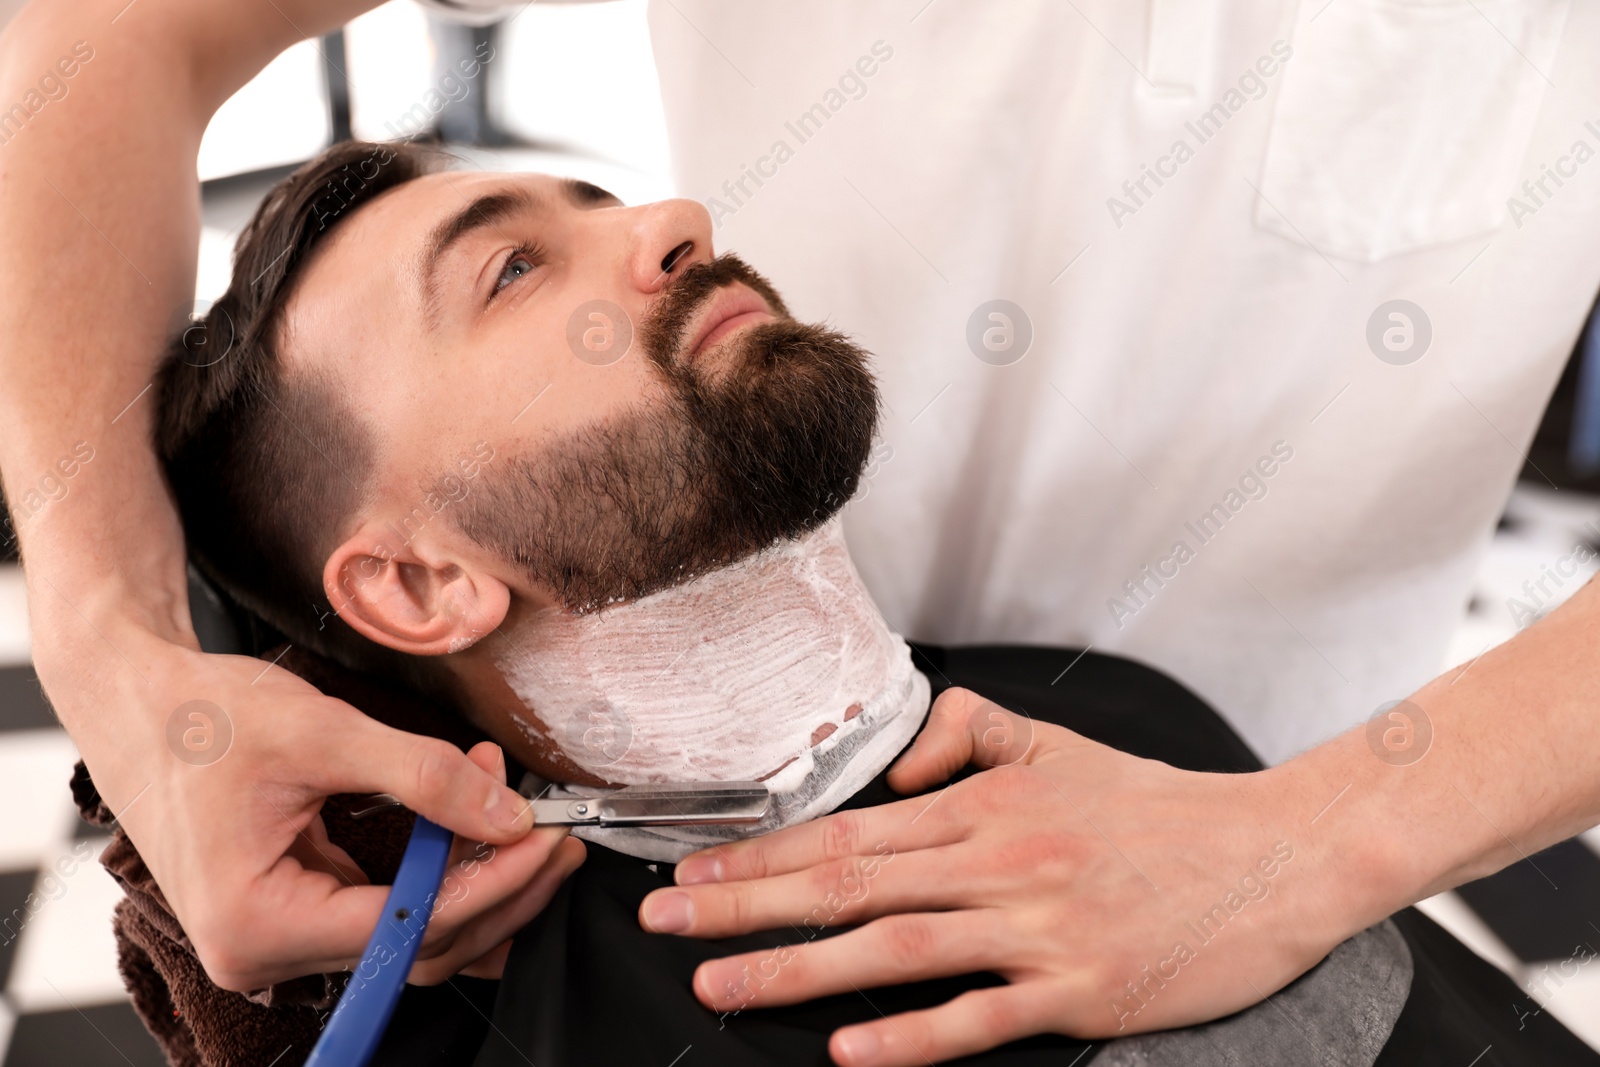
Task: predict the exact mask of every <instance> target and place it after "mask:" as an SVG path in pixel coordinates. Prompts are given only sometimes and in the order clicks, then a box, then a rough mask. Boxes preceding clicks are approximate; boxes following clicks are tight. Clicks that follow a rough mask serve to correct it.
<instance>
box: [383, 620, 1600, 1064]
mask: <svg viewBox="0 0 1600 1067" xmlns="http://www.w3.org/2000/svg"><path fill="white" fill-rule="evenodd" d="M914 654H915V657H916V664H917V666H918V667H919V668H920V669H921V670H922V671H923V672H924V673H925V674H927V675H928V678H929V680H930V681H931V682H932V685H933V693H934V695H935V696H937V695H938V694H939V693H940V692H942V691H943V690H944V689H946V688H949V687H950V686H964V687H966V688H969V689H972V690H974V691H975V692H978V693H980V694H982V695H983V696H985V697H988V698H989V699H991V700H993V701H995V702H996V703H998V704H1001V705H1002V706H1004V707H1007V708H1010V709H1012V710H1015V711H1018V712H1023V713H1025V714H1027V715H1029V716H1030V717H1032V718H1034V719H1039V720H1043V721H1046V722H1052V723H1057V724H1059V725H1061V726H1065V727H1067V728H1069V729H1072V730H1075V731H1077V732H1078V733H1080V734H1083V735H1084V736H1086V737H1089V738H1092V739H1093V740H1096V741H1099V742H1101V743H1103V744H1106V745H1110V746H1112V747H1114V748H1118V749H1122V750H1123V751H1126V752H1131V753H1133V754H1135V755H1138V756H1143V757H1146V758H1149V759H1159V760H1162V761H1164V762H1166V763H1170V764H1172V765H1173V766H1176V767H1183V768H1186V769H1189V770H1196V771H1218V772H1235V773H1236V772H1243V771H1252V770H1258V769H1260V767H1261V763H1260V761H1259V760H1258V759H1257V758H1256V757H1255V755H1254V754H1253V753H1252V752H1251V751H1250V750H1249V748H1248V747H1247V746H1246V745H1245V744H1244V742H1243V741H1242V740H1240V738H1239V737H1238V736H1237V735H1236V734H1235V733H1234V732H1233V731H1232V730H1231V729H1230V728H1229V727H1228V726H1227V724H1226V723H1224V722H1223V721H1222V719H1221V718H1219V717H1218V716H1217V714H1216V713H1215V712H1213V711H1212V710H1211V709H1210V708H1209V707H1207V706H1206V705H1205V703H1204V702H1202V701H1201V700H1200V699H1199V698H1198V697H1196V696H1195V695H1194V694H1193V693H1190V692H1189V691H1188V690H1187V689H1185V688H1183V687H1182V686H1181V685H1179V684H1178V683H1177V682H1175V681H1173V680H1172V679H1170V678H1168V677H1166V676H1165V675H1163V674H1161V673H1159V672H1157V671H1155V670H1152V669H1151V668H1149V667H1145V666H1143V665H1140V664H1137V663H1134V662H1132V661H1129V660H1124V659H1118V658H1115V657H1111V656H1102V655H1098V654H1096V653H1088V654H1085V655H1083V656H1082V658H1081V659H1077V657H1078V655H1079V653H1078V652H1077V651H1074V650H1063V649H1047V648H1022V647H975V648H953V649H940V648H933V647H927V646H918V647H917V648H916V649H915V650H914ZM1075 659H1077V662H1076V663H1074V660H1075ZM1068 664H1072V669H1071V670H1069V671H1067V672H1066V673H1065V674H1062V673H1061V672H1062V670H1063V668H1065V667H1066V666H1067V665H1068ZM1052 679H1056V681H1054V682H1052ZM963 773H971V772H970V771H967V772H963ZM897 799H900V795H899V794H897V793H895V792H894V791H893V790H891V789H890V788H889V786H888V784H887V782H886V780H885V776H884V775H883V774H879V775H878V777H877V778H875V779H874V780H873V781H872V782H871V783H870V784H869V785H868V786H867V787H866V788H864V789H862V790H861V791H860V792H859V793H857V794H856V795H855V796H853V797H851V798H850V800H849V801H847V802H846V803H845V804H844V805H843V806H842V807H844V808H861V807H868V806H871V805H876V804H883V803H887V802H890V801H893V800H897ZM588 849H589V858H588V860H587V861H586V862H585V863H584V865H583V866H582V867H580V868H579V869H578V870H577V872H576V873H575V874H573V875H572V877H570V878H569V879H568V880H567V882H566V883H565V884H564V885H563V886H562V887H561V889H560V890H559V892H558V893H557V894H556V896H555V898H554V899H553V900H552V901H551V903H550V905H549V907H548V908H546V909H545V911H544V912H543V913H542V914H541V915H540V916H539V917H538V918H536V919H535V920H534V921H533V922H532V923H530V924H529V925H528V926H526V927H525V928H524V929H523V930H522V932H521V933H520V934H518V935H517V937H516V939H515V942H514V943H513V946H512V949H511V955H510V958H509V960H508V961H507V963H506V968H505V973H504V976H503V978H502V979H501V980H500V981H499V982H491V981H483V980H478V979H471V978H455V979H452V980H451V981H450V982H447V983H445V984H443V985H440V986H434V987H427V988H423V987H417V986H408V987H407V988H406V993H405V995H404V997H403V998H402V1000H401V1002H400V1006H399V1008H398V1010H397V1011H396V1012H395V1017H394V1020H393V1021H392V1022H391V1023H390V1026H389V1030H388V1032H387V1033H386V1035H385V1037H384V1042H383V1045H382V1046H381V1048H380V1049H379V1051H378V1055H377V1056H376V1057H375V1059H374V1061H373V1062H374V1063H375V1064H381V1065H385V1067H402V1065H403V1067H412V1065H423V1064H430V1065H431V1064H467V1063H471V1064H473V1065H474V1067H527V1065H529V1064H533V1065H536V1067H591V1065H611V1064H618V1065H621V1064H628V1065H637V1067H645V1065H657V1067H668V1065H674V1067H705V1065H716V1067H820V1065H825V1064H828V1063H830V1062H831V1061H830V1060H829V1058H828V1054H827V1042H828V1037H829V1035H830V1034H831V1033H832V1032H833V1031H834V1030H836V1029H838V1028H839V1027H842V1026H846V1025H849V1024H852V1023H860V1022H868V1021H871V1020H873V1019H877V1018H880V1017H881V1016H882V1015H893V1014H895V1013H896V1012H901V1011H907V1010H914V1009H919V1008H928V1007H934V1006H936V1005H939V1004H942V1003H944V1002H946V1001H948V1000H950V999H951V998H953V997H955V996H957V995H959V994H960V993H962V992H965V991H967V990H970V989H977V988H981V987H985V986H992V985H997V984H999V983H1000V982H1001V979H1000V978H998V977H997V976H995V975H989V974H978V975H970V976H964V977H959V978H950V979H940V980H936V981H927V982H917V983H914V984H910V985H903V986H896V987H890V988H882V989H867V990H863V991H862V992H860V993H855V992H852V993H849V994H842V995H838V996H833V997H827V998H824V999H821V1000H817V1001H813V1002H811V1003H808V1004H798V1005H792V1006H789V1007H780V1008H761V1007H754V1006H752V1007H750V1008H747V1009H746V1010H744V1011H742V1012H739V1013H737V1014H734V1015H728V1016H720V1015H718V1014H717V1013H714V1012H711V1011H708V1010H707V1009H706V1008H704V1007H702V1006H701V1005H700V1003H699V1002H698V1001H697V1000H696V999H695V997H694V994H693V992H692V990H691V988H690V982H691V980H692V978H693V975H694V970H695V968H696V966H698V965H699V964H700V963H701V962H703V961H705V960H708V959H714V958H717V957H721V956H727V955H731V954H734V953H740V952H746V951H752V950H761V949H775V948H779V947H781V946H784V945H796V944H799V943H802V942H803V941H806V940H809V939H811V938H813V937H822V936H832V935H834V934H837V933H838V932H840V931H839V930H836V929H825V930H823V931H821V933H813V932H812V931H810V930H803V931H802V930H797V929H795V928H792V927H785V928H784V929H781V930H776V931H768V932H763V933H759V934H753V935H750V936H745V937H736V938H729V939H727V940H724V941H701V940H697V939H694V938H685V937H675V936H669V935H660V934H651V933H646V932H645V931H644V930H642V929H641V928H640V927H639V921H638V911H639V904H640V902H641V901H642V900H643V899H644V897H645V895H646V894H648V893H650V892H651V891H653V890H655V889H659V888H661V887H663V886H670V885H672V867H671V865H669V864H655V865H653V866H654V867H655V869H654V870H652V869H651V867H652V865H651V864H648V863H647V862H646V861H644V860H640V859H636V858H634V857H631V856H627V855H623V854H622V853H619V852H615V851H613V850H611V849H608V848H604V847H602V846H598V845H595V844H592V843H591V844H589V845H588ZM1392 921H1393V923H1394V925H1395V926H1396V927H1397V928H1398V930H1399V932H1400V934H1401V935H1402V936H1403V938H1404V940H1405V944H1406V946H1407V947H1409V949H1410V954H1411V959H1412V965H1413V973H1412V977H1411V982H1410V992H1409V995H1407V996H1406V998H1405V1006H1404V1008H1403V1009H1402V1010H1400V1012H1399V1018H1398V1020H1397V1021H1396V1022H1395V1023H1394V1025H1393V1029H1392V1031H1391V1032H1390V1034H1389V1037H1388V1041H1387V1043H1386V1044H1385V1045H1384V1047H1383V1049H1382V1052H1381V1053H1380V1054H1379V1055H1378V1057H1377V1059H1376V1064H1375V1067H1417V1065H1423V1067H1431V1065H1439V1067H1465V1065H1466V1064H1469V1063H1470V1064H1474V1065H1475V1067H1511V1065H1522V1064H1527V1065H1530V1067H1533V1065H1538V1067H1552V1065H1565V1064H1573V1065H1595V1067H1600V1055H1597V1054H1596V1053H1594V1052H1593V1051H1591V1050H1590V1049H1589V1048H1588V1047H1587V1046H1585V1045H1584V1044H1583V1043H1582V1042H1580V1041H1579V1040H1578V1039H1577V1038H1576V1037H1574V1036H1573V1035H1572V1034H1571V1033H1569V1032H1568V1031H1567V1030H1566V1029H1564V1028H1563V1027H1562V1026H1561V1025H1560V1024H1559V1023H1558V1022H1556V1020H1555V1019H1554V1018H1553V1017H1552V1016H1551V1015H1550V1014H1549V1013H1548V1012H1545V1013H1540V1014H1539V1015H1536V1016H1531V1017H1529V1016H1527V1014H1526V1013H1525V1012H1524V1013H1523V1014H1522V1015H1521V1016H1520V1017H1519V1015H1518V1013H1517V1012H1516V1011H1515V1006H1516V1005H1518V1004H1522V1005H1524V1006H1526V1001H1527V997H1526V995H1525V994H1523V993H1522V991H1521V990H1519V989H1518V988H1517V987H1516V986H1515V985H1514V984H1513V983H1512V982H1511V981H1510V980H1509V979H1508V978H1506V977H1505V976H1504V975H1503V974H1501V973H1500V972H1499V971H1498V970H1496V969H1495V968H1494V967H1492V966H1491V965H1489V964H1488V963H1486V962H1484V961H1483V960H1482V959H1480V958H1479V957H1478V956H1477V955H1475V954H1474V953H1473V952H1471V951H1470V950H1469V949H1467V948H1466V947H1465V946H1463V945H1462V944H1460V943H1459V942H1457V941H1456V940H1455V939H1454V938H1452V937H1451V936H1450V935H1449V934H1447V933H1445V932H1444V931H1443V930H1442V929H1440V928H1439V927H1438V926H1436V925H1435V924H1434V923H1432V922H1431V921H1430V920H1428V919H1427V918H1426V917H1425V916H1423V915H1422V914H1421V913H1420V912H1417V911H1415V910H1414V909H1410V908H1408V909H1406V910H1405V911H1403V912H1401V913H1400V914H1398V915H1396V916H1395V917H1394V918H1393V920H1392ZM1313 973H1315V972H1313ZM1308 977H1309V976H1308ZM1304 981H1306V978H1302V979H1299V980H1297V982H1304ZM1290 989H1291V990H1293V989H1294V985H1293V984H1292V985H1291V986H1290ZM756 1003H759V997H758V998H757V999H756ZM1243 1014H1244V1013H1241V1016H1242V1015H1243ZM1261 1014H1262V1016H1263V1019H1261V1020H1258V1025H1270V1026H1276V1025H1277V1024H1276V1023H1275V1022H1268V1021H1266V1020H1269V1019H1272V1018H1276V1016H1275V1015H1273V1013H1272V1011H1271V1006H1270V1005H1269V1006H1268V1007H1267V1009H1266V1010H1264V1011H1262V1013H1261ZM1277 1014H1278V1015H1282V1016H1283V1019H1284V1021H1283V1024H1282V1026H1283V1028H1284V1029H1285V1030H1287V1031H1293V1030H1294V1029H1295V1026H1294V1023H1293V1022H1292V1021H1290V1019H1289V1016H1288V1015H1287V1014H1284V1013H1282V1012H1279V1013H1277ZM1233 1018H1234V1019H1235V1020H1237V1019H1239V1018H1240V1016H1234V1017H1233ZM1283 1040H1284V1041H1285V1042H1289V1041H1291V1040H1299V1041H1301V1042H1302V1044H1301V1045H1300V1046H1298V1048H1299V1054H1297V1055H1294V1056H1292V1057H1291V1058H1282V1059H1281V1060H1280V1059H1269V1058H1267V1057H1265V1056H1263V1052H1266V1051H1267V1049H1266V1048H1265V1047H1263V1045H1262V1044H1261V1043H1259V1042H1252V1044H1251V1047H1247V1048H1239V1049H1237V1050H1232V1051H1224V1053H1223V1054H1221V1055H1218V1056H1216V1062H1219V1063H1220V1062H1239V1063H1251V1064H1270V1063H1276V1062H1284V1063H1291V1062H1293V1063H1311V1062H1316V1061H1318V1060H1319V1059H1320V1058H1321V1057H1319V1056H1317V1055H1316V1053H1315V1052H1314V1050H1313V1049H1312V1048H1310V1047H1307V1045H1306V1044H1305V1043H1304V1042H1305V1038H1304V1037H1303V1036H1296V1037H1293V1038H1290V1037H1285V1038H1284V1039H1283ZM1270 1044H1271V1043H1270V1042H1268V1043H1267V1045H1268V1046H1270ZM1104 1049H1105V1044H1104V1043H1103V1042H1085V1041H1077V1040H1073V1039H1071V1038H1065V1037H1060V1036H1056V1035H1041V1036H1038V1037H1034V1038H1030V1039H1028V1040H1025V1041H1019V1042H1014V1043H1012V1044H1009V1045H1005V1046H1003V1047H1001V1048H998V1049H994V1050H991V1051H989V1052H986V1053H981V1054H979V1055H976V1056H971V1057H967V1058H965V1059H962V1060H960V1061H957V1062H960V1063H963V1064H984V1065H996V1067H999V1065H1007V1067H1012V1065H1014V1067H1023V1065H1029V1067H1031V1065H1036V1064H1037V1065H1044V1064H1050V1065H1052V1067H1069V1065H1072V1067H1087V1065H1088V1064H1089V1063H1091V1062H1093V1061H1094V1059H1095V1058H1096V1057H1098V1056H1100V1055H1101V1053H1102V1052H1103V1051H1104ZM1485 1049H1488V1051H1487V1052H1485ZM1273 1055H1275V1054H1273V1053H1270V1052H1268V1053H1267V1056H1273ZM1235 1056H1237V1059H1235ZM1480 1056H1481V1058H1478V1057H1480ZM1108 1058H1109V1057H1108ZM1365 1062H1372V1061H1371V1060H1370V1059H1368V1060H1366V1061H1365Z"/></svg>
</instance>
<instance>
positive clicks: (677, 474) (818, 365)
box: [279, 172, 877, 609]
mask: <svg viewBox="0 0 1600 1067" xmlns="http://www.w3.org/2000/svg"><path fill="white" fill-rule="evenodd" d="M279 350H280V352H281V354H282V359H283V360H284V363H285V366H286V370H287V372H288V373H289V374H291V375H292V374H297V373H306V372H314V373H319V374H323V375H327V376H329V377H331V378H332V379H333V381H334V383H335V385H336V387H337V388H338V389H339V391H340V392H342V393H343V394H344V395H345V396H346V397H347V402H348V403H349V405H350V407H351V408H353V409H354V411H355V412H356V414H357V417H358V418H360V419H361V420H362V421H363V423H365V424H366V426H367V427H368V428H369V429H370V430H371V431H372V433H373V434H374V435H375V438H376V439H375V445H376V448H375V451H376V454H377V455H378V456H379V457H380V470H379V474H378V485H377V486H376V487H375V490H374V495H373V498H372V499H371V501H370V502H369V504H368V506H367V507H366V508H364V509H363V511H362V513H361V514H359V515H357V516H356V517H355V518H354V519H353V520H352V521H353V523H354V524H355V525H357V526H360V525H361V524H363V523H368V524H370V523H372V522H373V521H375V520H382V518H383V516H384V513H385V512H387V513H390V514H394V515H407V514H416V513H417V511H416V509H417V506H418V505H419V504H421V502H422V500H423V499H424V497H426V496H427V495H428V494H429V493H430V492H431V491H433V490H434V489H435V488H436V486H437V484H438V482H439V479H440V476H441V474H445V473H448V472H451V471H452V470H454V469H455V467H456V465H457V462H458V460H459V459H460V458H461V457H464V456H469V455H477V456H480V457H481V455H482V452H483V450H482V448H481V446H480V444H479V443H480V442H483V443H487V444H488V446H489V447H490V448H491V449H492V450H493V455H494V456H495V457H496V458H495V459H494V460H493V461H492V462H491V463H489V464H487V465H486V475H485V476H484V477H483V478H482V480H481V481H480V482H479V483H478V484H477V485H476V486H474V487H473V488H472V491H471V495H470V497H469V498H468V499H467V500H465V501H464V502H463V504H462V506H461V507H459V508H457V511H456V514H453V515H452V516H451V517H450V522H452V523H454V524H457V525H459V526H460V527H461V528H462V529H464V530H466V532H467V533H468V534H469V535H470V537H471V539H472V540H473V541H474V542H476V543H478V544H480V545H483V546H485V547H486V548H489V549H492V550H493V552H494V553H496V554H497V555H498V556H500V557H502V558H504V559H506V560H508V561H510V562H511V563H513V564H515V565H516V567H517V568H518V569H519V570H520V572H521V573H522V574H523V575H524V576H526V577H527V578H528V579H529V580H530V582H531V584H532V585H533V586H535V587H542V588H543V589H544V590H546V591H550V592H552V593H553V595H554V597H555V598H556V599H557V600H558V601H560V602H562V603H564V604H565V605H566V606H568V607H573V608H580V609H583V608H590V607H595V606H599V605H602V604H604V603H605V602H607V601H608V600H609V599H611V598H615V597H628V596H637V595H642V594H644V593H648V592H651V591H653V590H654V589H656V588H660V587H662V586H663V585H666V584H670V582H672V581H676V580H680V579H681V578H682V577H684V576H685V575H686V574H688V573H692V572H693V571H694V570H696V569H703V568H704V567H706V566H711V565H715V564H718V563H725V562H728V561H730V560H731V559H734V558H738V557H739V556H742V555H745V554H748V553H749V552H750V551H754V550H755V549H757V548H759V547H761V545H762V544H764V543H766V542H769V541H771V540H772V539H774V538H775V537H778V536H781V535H786V534H787V535H791V536H792V535H795V534H798V533H800V532H803V530H805V529H809V528H811V527H813V526H815V525H817V524H818V523H820V522H821V521H822V520H823V519H825V518H827V517H828V515H830V514H832V513H833V512H834V511H836V510H837V509H838V507H840V506H841V505H842V504H843V503H844V500H845V499H846V498H847V497H848V496H849V494H850V492H851V491H853V490H854V488H855V481H856V477H857V476H858V474H859V471H860V468H861V465H862V462H863V461H864V459H865V455H866V450H867V448H868V447H869V445H870V438H871V434H872V431H873V428H874V422H875V416H876V403H877V398H876V391H875V388H874V386H873V384H872V381H871V377H870V375H869V374H868V373H867V371H866V369H865V354H864V353H862V352H861V351H860V350H859V349H857V348H856V347H855V346H854V345H852V344H850V343H849V342H848V341H847V340H846V339H845V338H843V337H842V336H840V335H838V334H836V333H833V332H831V331H827V330H824V329H821V328H819V327H812V326H805V325H802V324H799V323H796V322H794V321H793V320H792V319H790V318H789V316H788V313H787V311H786V309H785V308H784V307H783V304H782V301H781V300H780V299H779V298H778V296H777V294H776V293H775V292H773V291H772V289H771V287H770V286H769V285H768V284H767V283H766V282H765V281H764V280H763V279H761V278H760V277H759V276H758V275H756V274H755V273H754V272H753V271H750V270H749V268H748V267H745V266H744V265H743V264H742V263H740V262H739V261H738V260H736V259H733V258H732V257H722V258H720V259H719V258H715V257H714V255H713V252H712V247H711V236H710V220H709V218H708V216H707V215H706V213H705V211H704V209H702V208H701V207H700V206H699V205H698V204H695V203H693V202H692V201H663V202H661V203H656V204H650V205H645V206H643V207H636V208H629V207H624V206H623V205H622V204H621V203H620V202H619V201H617V200H616V199H615V198H614V197H612V196H610V195H609V194H607V193H605V192H603V191H602V190H599V189H596V188H595V187H593V186H589V185H586V184H583V183H577V182H570V181H563V180H560V179H555V178H550V177H547V176H542V175H502V174H478V173H455V172H451V173H440V174H434V175H429V176H426V177H422V178H419V179H416V180H414V181H411V182H407V183H405V184H404V185H401V186H399V187H398V188H396V189H393V190H391V191H389V192H387V193H385V194H383V195H382V196H380V197H378V198H377V199H376V200H374V201H373V202H371V203H370V204H367V205H365V206H363V207H361V208H360V209H358V210H357V211H355V212H354V213H353V214H352V215H351V216H350V217H349V218H347V219H345V220H343V221H342V222H341V223H340V229H339V231H338V232H336V233H335V234H333V235H331V237H330V239H329V240H328V242H327V243H326V245H325V246H324V247H322V248H320V249H319V250H318V252H317V253H316V254H315V255H314V256H313V257H312V260H311V262H310V263H309V264H307V266H306V267H305V268H304V271H303V274H302V276H301V278H300V280H299V282H298V284H297V287H296V289H295V295H294V297H293V299H292V300H291V301H290V303H289V304H288V306H287V307H286V309H285V314H284V317H283V334H282V340H281V343H280V345H279ZM406 532H407V534H408V540H409V534H410V533H413V532H415V531H414V530H409V529H408V530H407V531H406ZM347 533H349V531H340V532H339V537H341V538H342V537H344V536H345V535H346V534H347ZM379 555H380V556H381V553H379ZM523 591H526V590H523ZM336 603H337V600H336Z"/></svg>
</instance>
